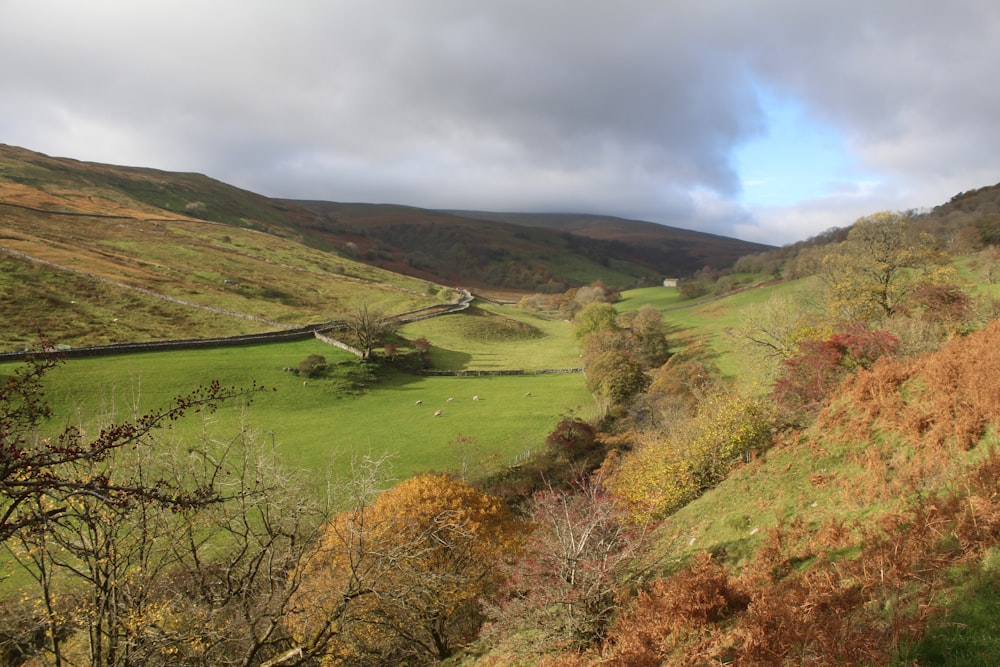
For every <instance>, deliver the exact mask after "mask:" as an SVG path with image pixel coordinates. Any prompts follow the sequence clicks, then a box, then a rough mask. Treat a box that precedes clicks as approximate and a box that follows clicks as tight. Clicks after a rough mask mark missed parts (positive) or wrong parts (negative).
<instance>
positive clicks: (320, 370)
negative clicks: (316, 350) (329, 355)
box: [299, 354, 330, 378]
mask: <svg viewBox="0 0 1000 667" xmlns="http://www.w3.org/2000/svg"><path fill="white" fill-rule="evenodd" d="M328 368H330V365H329V364H328V363H327V362H326V357H324V356H323V355H322V354H310V355H309V356H308V357H306V358H305V359H303V360H302V361H300V362H299V375H302V376H304V377H308V378H315V377H319V376H321V375H323V374H324V373H326V371H327V369H328Z"/></svg>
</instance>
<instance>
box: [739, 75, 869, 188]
mask: <svg viewBox="0 0 1000 667" xmlns="http://www.w3.org/2000/svg"><path fill="white" fill-rule="evenodd" d="M758 101H759V103H760V105H761V109H762V110H763V112H764V124H765V129H764V133H763V134H762V135H761V136H759V137H757V138H756V139H753V140H751V141H749V142H747V143H745V144H743V145H741V146H740V147H738V148H737V149H736V151H735V152H734V154H733V166H734V167H735V168H736V170H737V173H738V174H739V177H740V181H741V184H742V192H741V195H740V198H739V200H740V202H741V203H742V204H744V205H747V206H751V207H756V206H760V207H769V206H790V205H794V204H796V203H799V202H802V201H805V200H808V199H813V198H817V197H823V196H828V195H831V194H834V193H837V192H842V191H844V190H845V189H851V185H852V184H859V183H871V182H872V181H873V180H878V179H877V178H875V177H873V176H872V174H870V173H866V172H865V171H864V170H863V169H862V168H861V167H860V165H859V164H858V163H857V161H856V160H855V159H854V157H853V156H852V155H851V153H850V151H849V148H848V144H847V140H846V138H845V136H844V135H843V134H842V133H841V132H840V131H838V130H837V129H836V128H835V127H832V126H830V125H827V124H825V123H822V122H820V121H818V120H816V119H815V118H812V117H810V115H809V113H808V110H807V109H806V108H805V107H804V106H803V105H802V104H800V103H799V102H797V101H795V100H793V99H790V98H787V97H781V96H779V95H777V94H775V93H774V92H773V91H768V90H767V89H764V88H759V89H758Z"/></svg>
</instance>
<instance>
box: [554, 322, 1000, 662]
mask: <svg viewBox="0 0 1000 667" xmlns="http://www.w3.org/2000/svg"><path fill="white" fill-rule="evenodd" d="M997 377H1000V321H996V322H993V323H992V324H990V325H989V326H988V327H986V328H984V329H982V330H980V331H978V332H976V333H973V334H970V335H968V336H966V337H963V338H957V339H954V340H953V341H951V342H950V343H949V344H947V345H946V346H945V347H943V348H942V349H940V350H938V351H936V352H933V353H930V354H928V355H925V356H924V357H921V358H919V359H916V360H913V361H900V360H889V359H883V360H880V361H879V362H877V363H876V364H875V365H874V366H873V367H872V368H871V369H869V370H862V371H859V372H858V373H857V374H856V375H855V376H853V377H851V378H850V379H848V380H847V381H846V382H845V384H844V385H843V386H842V387H841V389H840V391H839V392H838V393H837V395H836V396H835V398H834V399H833V400H832V402H831V403H830V404H829V405H828V407H827V408H826V409H824V410H823V411H822V412H821V413H820V415H819V417H818V419H817V422H816V424H815V425H814V426H813V427H812V429H810V430H808V431H806V432H805V433H792V434H790V435H789V436H786V437H785V438H784V440H783V441H782V442H780V443H778V444H777V445H776V446H775V448H774V449H773V450H772V452H769V453H768V454H767V455H766V456H765V457H764V458H763V459H762V460H759V461H756V462H754V463H752V464H750V465H749V466H747V467H746V468H745V469H744V471H743V474H742V475H741V474H737V475H734V478H733V479H732V480H731V482H732V483H733V484H736V485H741V484H743V483H744V481H743V480H744V479H748V478H750V477H752V476H753V475H754V474H756V473H757V472H759V471H760V470H761V468H762V467H763V466H767V465H768V461H767V460H768V459H772V460H773V461H781V463H782V467H783V468H784V469H785V471H786V473H785V474H788V469H789V468H791V467H792V465H794V464H795V463H794V462H795V461H797V460H810V459H812V460H817V459H819V458H820V457H825V458H824V461H825V462H826V463H824V465H828V464H829V465H833V464H832V461H833V460H834V459H840V460H841V461H842V465H843V466H844V467H842V468H831V469H830V471H829V472H826V473H821V472H814V473H812V474H811V475H809V476H808V480H807V481H806V482H805V484H806V486H811V487H812V488H813V489H814V491H819V490H824V491H829V492H831V493H832V496H831V498H832V499H833V502H830V503H824V505H825V506H826V509H825V510H823V509H822V507H821V508H820V509H816V510H813V511H812V512H809V513H808V516H806V515H805V514H803V513H800V512H799V513H795V514H794V515H785V518H783V519H780V520H779V522H778V524H777V525H776V526H775V527H773V528H771V529H770V530H767V531H765V532H764V533H763V534H762V536H761V538H760V540H759V542H758V543H757V548H756V551H755V552H754V553H753V554H752V555H750V556H749V557H748V558H746V559H744V560H743V561H742V563H741V566H740V567H739V568H734V566H733V565H734V564H733V562H732V559H731V558H729V557H727V553H726V549H725V548H724V547H719V548H717V549H713V550H712V551H710V552H702V553H700V554H696V555H695V556H694V557H693V558H692V559H691V562H690V563H689V564H688V565H687V566H686V567H684V568H683V569H681V570H679V571H677V572H675V573H673V574H672V575H671V576H667V577H664V578H662V579H657V580H655V581H653V582H651V583H650V584H649V585H647V586H645V587H643V589H642V590H641V591H640V592H638V594H637V595H635V596H634V597H632V598H631V599H630V600H629V601H628V602H627V603H625V605H624V611H623V612H622V613H621V614H620V616H619V617H618V619H617V621H616V623H615V625H614V626H613V627H612V628H611V630H610V632H609V633H608V635H607V638H606V640H605V641H604V642H603V644H602V645H601V646H600V647H599V648H595V649H592V650H591V651H590V652H586V653H583V654H579V653H575V654H563V655H561V656H558V657H556V656H553V657H551V658H550V659H549V660H548V662H546V663H545V664H548V665H560V666H563V667H565V666H569V665H616V666H621V667H625V666H626V665H629V666H632V665H650V666H653V665H705V664H736V665H788V664H796V665H860V664H867V665H885V664H893V663H895V662H898V661H902V662H904V663H906V664H911V663H912V664H931V663H930V662H926V661H927V660H931V661H932V662H933V659H931V658H927V657H926V655H925V656H923V657H922V656H921V654H920V650H921V649H920V646H921V644H920V640H921V639H922V638H923V637H924V636H925V635H926V634H928V633H929V632H930V631H931V630H934V631H935V632H938V631H939V629H940V628H942V627H943V628H951V630H948V631H947V632H954V631H955V628H958V627H959V624H958V623H957V622H950V621H949V620H948V618H949V614H950V613H952V612H951V611H949V609H950V608H951V607H952V605H954V603H955V595H956V593H955V588H954V587H955V586H956V582H957V581H972V582H980V583H979V584H974V585H978V586H980V587H986V589H987V590H988V589H991V588H992V587H993V586H995V585H996V583H997V577H996V574H995V570H993V569H990V568H988V567H987V566H986V565H985V564H984V563H985V562H986V560H987V559H988V558H989V556H988V554H990V553H992V554H994V555H995V554H996V551H997V545H998V542H1000V452H998V451H997V450H996V449H995V448H994V447H993V446H992V444H990V443H992V439H991V437H990V434H991V432H992V430H993V429H995V428H996V427H997V425H998V421H1000V387H998V385H997V383H996V378H997ZM785 461H792V463H789V464H788V467H787V468H785V466H784V465H783V464H784V462H785ZM772 465H774V464H773V463H772ZM847 471H850V474H848V472H847ZM720 490H722V489H720ZM761 502H766V501H764V500H762V501H761ZM812 505H813V507H814V508H815V507H816V504H815V503H813V504H812ZM947 632H946V634H947ZM963 650H965V660H966V661H965V662H963V663H961V664H990V663H989V659H988V657H987V656H986V655H984V654H983V655H980V654H978V653H977V651H980V652H981V651H983V650H986V649H982V648H979V647H978V646H976V645H975V643H973V644H971V645H969V646H968V647H965V648H964V649H963ZM970 656H971V657H970ZM900 664H902V663H900ZM935 664H937V663H935Z"/></svg>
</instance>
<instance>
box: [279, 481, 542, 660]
mask: <svg viewBox="0 0 1000 667" xmlns="http://www.w3.org/2000/svg"><path fill="white" fill-rule="evenodd" d="M521 539H522V529H521V526H520V525H519V524H518V523H517V522H516V521H515V520H514V518H513V517H512V516H511V515H510V513H509V511H508V510H507V509H506V507H505V506H504V505H503V503H502V502H501V501H500V500H499V499H497V498H494V497H492V496H488V495H486V494H484V493H481V492H479V491H477V490H476V489H474V488H472V487H470V486H468V485H467V484H465V483H463V482H459V481H456V480H453V479H451V478H450V477H448V476H446V475H440V474H425V475H419V476H417V477H414V478H411V479H408V480H406V481H404V482H401V483H400V484H398V485H397V486H396V487H394V488H393V489H390V490H389V491H385V492H383V493H381V494H380V495H379V496H378V497H377V498H376V499H375V501H374V502H373V503H372V504H371V505H369V506H367V507H359V508H357V509H355V510H352V511H349V512H344V513H342V514H340V515H338V516H337V517H335V518H334V520H333V521H332V522H331V523H330V525H329V526H328V528H327V530H326V531H325V533H324V535H323V538H322V540H321V544H320V549H319V550H318V552H317V554H316V556H315V557H314V558H313V559H312V560H311V561H310V562H309V564H308V565H307V566H306V568H305V570H304V571H303V572H302V582H303V583H302V587H301V592H300V594H299V595H298V596H297V598H296V599H295V600H294V603H295V604H294V606H295V608H296V610H295V612H293V613H292V614H290V615H289V616H288V619H287V620H288V622H289V624H290V627H292V628H293V630H294V632H295V633H296V634H297V635H298V637H299V639H300V640H306V639H307V638H308V636H309V635H310V634H312V633H316V632H320V631H322V629H323V628H326V627H329V626H328V624H330V623H333V625H334V632H335V633H336V634H337V635H339V636H342V641H343V642H348V643H351V642H355V643H356V642H362V643H363V644H369V645H371V644H376V643H382V642H390V641H395V640H398V636H399V632H400V630H399V629H400V628H407V633H406V634H409V635H410V636H412V635H414V634H416V635H419V634H420V633H421V632H426V633H429V634H431V633H434V632H440V631H441V629H440V628H438V627H437V625H438V623H439V622H440V621H441V619H446V621H444V625H443V627H444V628H445V629H446V630H445V634H447V628H450V626H451V625H452V624H460V623H462V622H463V619H465V618H467V617H468V616H469V613H470V606H474V605H475V604H476V601H477V600H478V599H479V598H480V597H482V596H483V595H485V594H486V593H487V592H488V591H489V590H490V588H491V587H492V586H493V585H494V584H495V583H496V577H497V576H498V570H497V568H496V567H495V564H496V563H497V562H498V561H499V559H501V558H504V557H508V556H510V555H511V554H512V553H515V552H516V551H517V549H518V548H519V545H520V543H521ZM431 623H433V624H434V626H435V627H434V628H430V627H428V624H431ZM348 635H349V637H348Z"/></svg>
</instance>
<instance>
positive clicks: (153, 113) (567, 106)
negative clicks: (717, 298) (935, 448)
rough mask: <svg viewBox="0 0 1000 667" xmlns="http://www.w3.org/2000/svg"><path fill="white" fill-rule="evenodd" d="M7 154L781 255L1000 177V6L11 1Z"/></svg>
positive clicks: (0, 75) (552, 0)
mask: <svg viewBox="0 0 1000 667" xmlns="http://www.w3.org/2000/svg"><path fill="white" fill-rule="evenodd" d="M0 25H2V26H3V27H4V29H3V37H2V39H0V59H2V63H3V65H2V66H0V143H7V144H12V145H16V146H22V147H25V148H29V149H32V150H37V151H41V152H44V153H48V154H50V155H58V156H66V157H72V158H77V159H81V160H90V161H98V162H110V163H114V164H127V165H137V166H148V167H156V168H160V169H169V170H178V171H197V172H201V173H204V174H208V175H209V176H212V177H215V178H218V179H220V180H223V181H226V182H228V183H232V184H234V185H238V186H240V187H244V188H247V189H250V190H253V191H255V192H259V193H262V194H266V195H270V196H280V197H293V198H312V199H327V200H332V201H351V202H391V203H400V204H411V205H416V206H425V207H433V208H475V209H486V210H504V211H573V212H591V213H601V214H610V215H619V216H623V217H630V218H639V219H645V220H651V221H655V222H662V223H665V224H670V225H675V226H678V227H686V228H691V229H701V230H705V231H711V232H714V233H719V234H725V235H727V236H736V237H739V238H744V239H748V240H755V241H762V242H767V243H773V244H779V245H780V244H783V243H787V242H791V241H795V240H799V239H802V238H806V237H808V236H812V235H814V234H816V233H818V232H820V231H823V230H825V229H828V228H830V227H832V226H845V225H848V224H850V223H851V222H853V221H854V220H855V219H856V218H858V217H860V216H862V215H867V214H869V213H873V212H876V211H880V210H886V209H910V208H922V207H930V206H934V205H937V204H940V203H943V202H945V201H947V200H948V199H949V198H950V197H951V196H953V195H954V194H956V193H958V192H961V191H964V190H968V189H972V188H977V187H982V186H985V185H992V184H995V183H997V182H1000V86H998V85H997V77H998V73H997V72H998V66H1000V3H997V2H996V0H938V1H932V0H808V1H807V0H605V1H597V0H523V1H522V0H87V1H85V2H84V1H81V0H0Z"/></svg>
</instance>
